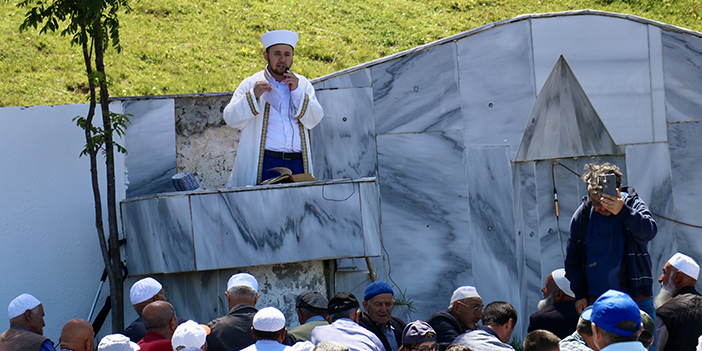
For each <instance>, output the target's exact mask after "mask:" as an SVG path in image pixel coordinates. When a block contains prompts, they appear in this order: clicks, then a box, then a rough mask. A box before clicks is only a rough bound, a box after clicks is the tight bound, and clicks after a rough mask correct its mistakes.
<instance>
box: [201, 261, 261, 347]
mask: <svg viewBox="0 0 702 351" xmlns="http://www.w3.org/2000/svg"><path fill="white" fill-rule="evenodd" d="M224 296H226V297H227V304H228V305H229V313H227V314H226V315H225V316H223V317H220V318H217V319H215V320H213V321H211V322H210V323H209V324H207V326H208V327H210V329H211V330H212V332H210V335H208V336H207V347H208V348H209V350H210V351H220V350H222V351H224V350H226V351H237V350H241V349H243V348H245V347H247V346H249V345H251V344H253V343H255V342H256V339H254V337H253V335H251V326H252V322H253V317H254V315H256V312H258V310H257V309H256V307H255V306H256V302H257V301H258V298H259V297H260V296H261V295H259V294H258V280H256V278H255V277H254V276H253V275H251V274H249V273H237V274H234V275H232V276H231V277H230V278H229V281H228V282H227V291H225V292H224Z"/></svg>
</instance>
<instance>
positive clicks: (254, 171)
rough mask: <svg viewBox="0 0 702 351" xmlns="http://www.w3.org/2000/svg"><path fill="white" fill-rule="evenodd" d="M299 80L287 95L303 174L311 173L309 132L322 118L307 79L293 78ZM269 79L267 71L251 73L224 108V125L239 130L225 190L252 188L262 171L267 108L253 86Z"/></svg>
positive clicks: (267, 105)
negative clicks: (299, 143)
mask: <svg viewBox="0 0 702 351" xmlns="http://www.w3.org/2000/svg"><path fill="white" fill-rule="evenodd" d="M295 76H297V78H298V79H299V81H298V85H297V89H295V90H293V91H291V92H290V95H291V96H292V101H293V108H292V109H293V113H294V114H295V115H294V117H295V118H297V119H298V122H299V126H300V135H301V136H302V135H304V138H301V141H302V161H303V166H304V168H305V173H313V172H312V153H311V152H310V134H309V130H310V129H312V128H314V126H316V125H317V124H318V123H319V122H320V121H321V120H322V117H324V111H322V106H321V105H320V104H319V102H318V101H317V97H316V96H315V94H314V87H312V84H311V83H310V81H309V80H307V78H305V77H303V76H301V75H299V74H295ZM269 79H271V76H270V74H269V73H268V70H267V69H266V70H263V71H260V72H257V73H255V74H254V75H252V76H251V77H248V78H246V79H244V80H243V81H242V82H241V84H239V87H237V88H236V91H234V95H233V96H232V100H231V101H230V102H229V104H228V105H227V107H225V108H224V121H225V122H227V125H229V126H231V127H233V128H237V129H240V130H241V137H240V139H239V148H238V149H237V152H236V159H235V160H234V168H233V169H232V174H231V176H229V181H228V182H227V186H228V187H237V186H246V185H255V184H258V183H260V182H261V181H262V180H265V179H259V178H260V176H261V172H262V168H263V152H264V149H265V142H266V135H265V133H264V131H263V129H264V125H265V126H267V123H268V114H269V111H270V109H271V106H270V104H269V103H268V102H267V101H266V100H264V99H263V98H259V99H256V95H255V94H254V91H253V86H254V84H256V82H258V81H261V80H262V81H268V80H269Z"/></svg>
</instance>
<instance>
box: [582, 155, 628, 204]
mask: <svg viewBox="0 0 702 351" xmlns="http://www.w3.org/2000/svg"><path fill="white" fill-rule="evenodd" d="M610 173H614V178H615V179H616V180H617V188H619V187H621V186H622V171H620V170H619V167H617V166H615V165H613V164H611V163H609V162H608V163H605V164H602V165H596V164H594V163H588V164H586V165H585V174H583V176H582V178H583V180H584V181H585V185H587V192H589V193H594V194H595V195H597V196H598V197H599V196H601V195H602V178H601V177H602V176H603V175H605V174H610Z"/></svg>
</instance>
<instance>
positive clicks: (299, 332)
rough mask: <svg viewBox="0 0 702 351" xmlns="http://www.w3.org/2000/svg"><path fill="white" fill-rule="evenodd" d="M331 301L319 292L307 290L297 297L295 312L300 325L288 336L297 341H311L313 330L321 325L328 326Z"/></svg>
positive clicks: (290, 331)
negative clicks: (328, 310)
mask: <svg viewBox="0 0 702 351" xmlns="http://www.w3.org/2000/svg"><path fill="white" fill-rule="evenodd" d="M328 304H329V301H327V298H326V297H324V295H322V294H321V293H320V292H318V291H312V290H307V291H304V292H302V293H301V294H300V295H297V298H296V299H295V310H296V311H297V319H298V321H299V322H300V325H299V326H297V327H295V328H293V329H291V330H289V331H288V334H289V335H291V336H292V337H293V338H295V340H297V341H309V340H310V333H312V329H314V328H315V327H317V326H320V325H328V324H329V322H327V319H326V318H327V316H328V315H329V314H328V313H327V305H328Z"/></svg>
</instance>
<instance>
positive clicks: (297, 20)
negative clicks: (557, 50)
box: [0, 0, 702, 106]
mask: <svg viewBox="0 0 702 351" xmlns="http://www.w3.org/2000/svg"><path fill="white" fill-rule="evenodd" d="M49 1H51V0H49ZM17 2H18V1H17V0H0V16H2V21H0V36H1V38H2V39H1V40H0V76H1V80H2V83H1V84H0V106H31V105H55V104H72V103H83V102H85V101H86V90H87V89H86V85H87V83H86V78H85V74H84V63H83V59H82V55H81V53H80V51H79V48H78V47H72V46H71V45H70V43H69V39H68V38H66V37H61V36H60V35H58V34H48V35H46V34H44V35H40V34H39V32H38V30H32V31H27V32H23V33H19V30H18V28H19V26H20V23H21V22H22V21H23V19H24V12H25V11H26V10H24V9H18V8H16V7H15V4H16V3H17ZM698 5H702V0H596V1H585V0H541V1H530V0H485V1H477V0H315V1H312V0H229V1H222V0H206V1H205V0H175V1H174V0H139V1H134V2H131V7H132V12H130V13H124V14H122V15H121V24H122V28H121V40H122V46H123V51H122V53H120V54H117V53H116V52H115V51H114V50H110V51H108V53H107V56H106V64H107V67H106V71H107V73H108V76H109V77H110V84H111V85H110V95H111V96H140V95H164V94H189V93H202V92H220V91H232V90H234V89H235V88H236V86H237V85H238V83H239V82H240V81H241V80H242V79H243V78H244V77H247V76H248V75H250V74H252V73H253V72H255V71H258V70H260V69H262V68H263V67H264V66H265V62H264V61H263V58H262V55H261V52H262V48H261V44H260V42H259V39H258V38H259V36H260V35H261V34H262V33H264V32H266V31H268V30H272V29H291V30H294V31H297V32H298V33H299V34H300V42H299V44H298V48H297V50H296V52H295V65H294V68H293V69H294V71H295V72H299V73H301V74H303V75H305V76H307V77H308V78H315V77H319V76H322V75H325V74H328V73H332V72H335V71H338V70H341V69H345V68H349V67H352V66H355V65H358V64H361V63H364V62H367V61H370V60H374V59H377V58H380V57H383V56H387V55H390V54H393V53H396V52H399V51H402V50H406V49H409V48H412V47H415V46H417V45H421V44H425V43H429V42H432V41H434V40H437V39H441V38H444V37H447V36H449V35H453V34H456V33H460V32H463V31H466V30H469V29H471V28H475V27H477V26H480V25H483V24H486V23H490V22H495V21H499V20H504V19H508V18H512V17H515V16H518V15H521V14H526V13H544V12H558V11H567V10H579V9H588V8H589V9H596V10H602V11H610V12H619V13H628V14H633V15H636V16H641V17H645V18H648V19H652V20H656V21H660V22H664V23H668V24H672V25H675V26H680V27H684V28H688V29H692V30H695V31H702V19H700V16H702V6H698Z"/></svg>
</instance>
